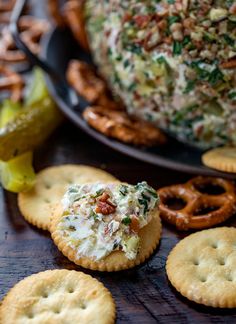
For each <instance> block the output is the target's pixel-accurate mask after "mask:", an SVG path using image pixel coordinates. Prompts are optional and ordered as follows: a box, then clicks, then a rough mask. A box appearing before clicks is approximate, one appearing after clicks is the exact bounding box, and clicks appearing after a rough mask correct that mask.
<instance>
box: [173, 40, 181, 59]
mask: <svg viewBox="0 0 236 324" xmlns="http://www.w3.org/2000/svg"><path fill="white" fill-rule="evenodd" d="M182 49H183V45H182V43H181V42H178V41H174V43H173V54H174V55H175V56H176V55H180V54H181V53H182Z"/></svg>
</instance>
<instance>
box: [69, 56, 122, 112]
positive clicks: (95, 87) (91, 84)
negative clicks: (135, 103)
mask: <svg viewBox="0 0 236 324" xmlns="http://www.w3.org/2000/svg"><path fill="white" fill-rule="evenodd" d="M66 77H67V80H68V82H69V84H70V85H71V86H72V87H73V88H74V89H75V90H76V91H77V92H78V93H79V94H80V95H81V96H82V97H84V98H85V99H86V100H87V101H89V102H90V103H91V104H95V105H99V106H104V107H109V109H116V110H123V109H124V106H123V104H122V103H121V102H120V101H117V102H116V101H114V99H113V98H112V96H111V94H110V93H109V90H108V89H107V85H106V82H105V81H104V80H103V79H102V78H101V77H98V76H97V75H96V73H95V71H94V69H93V68H92V67H91V65H89V64H87V63H85V62H81V61H78V60H72V61H71V62H70V63H69V66H68V69H67V73H66Z"/></svg>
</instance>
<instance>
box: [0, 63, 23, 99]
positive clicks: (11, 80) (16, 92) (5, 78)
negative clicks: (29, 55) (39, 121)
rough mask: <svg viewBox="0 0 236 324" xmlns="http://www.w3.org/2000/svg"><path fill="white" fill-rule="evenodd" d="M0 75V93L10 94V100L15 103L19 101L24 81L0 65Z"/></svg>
mask: <svg viewBox="0 0 236 324" xmlns="http://www.w3.org/2000/svg"><path fill="white" fill-rule="evenodd" d="M0 75H1V77H0V91H8V92H10V93H11V95H10V99H11V100H13V101H15V102H17V101H19V100H21V99H22V95H23V88H24V80H23V79H22V77H21V76H20V75H19V74H18V73H16V72H14V71H12V70H10V69H9V68H7V67H6V66H2V65H0Z"/></svg>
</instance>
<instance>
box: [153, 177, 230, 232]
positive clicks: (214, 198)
mask: <svg viewBox="0 0 236 324" xmlns="http://www.w3.org/2000/svg"><path fill="white" fill-rule="evenodd" d="M216 186H217V187H219V188H222V191H224V192H223V193H217V194H211V193H207V192H204V191H205V190H206V188H207V187H212V188H213V189H214V187H216ZM158 194H159V196H160V200H161V203H160V215H161V217H162V218H163V219H164V220H165V221H167V222H168V223H171V224H173V225H175V226H176V227H177V228H178V229H179V230H188V229H203V228H208V227H212V226H214V225H216V224H219V223H222V222H223V221H225V220H226V219H228V218H229V217H230V216H232V215H233V214H234V213H235V211H236V193H235V187H234V185H233V183H232V182H230V181H228V180H224V179H221V178H212V177H201V176H199V177H196V178H193V179H192V180H190V181H188V182H187V183H185V184H180V185H173V186H168V187H164V188H161V189H159V190H158ZM171 199H180V200H182V201H183V202H184V203H185V206H184V207H181V208H180V209H177V210H176V209H173V208H171V207H170V206H169V205H168V202H169V201H170V200H171ZM204 210H205V212H204Z"/></svg>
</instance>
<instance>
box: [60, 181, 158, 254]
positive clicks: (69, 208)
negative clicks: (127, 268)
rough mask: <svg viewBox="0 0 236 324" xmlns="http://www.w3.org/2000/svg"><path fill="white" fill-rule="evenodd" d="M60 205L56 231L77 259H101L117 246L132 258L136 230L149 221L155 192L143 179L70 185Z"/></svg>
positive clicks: (136, 244)
mask: <svg viewBox="0 0 236 324" xmlns="http://www.w3.org/2000/svg"><path fill="white" fill-rule="evenodd" d="M62 205H63V215H62V218H61V219H60V221H59V223H58V225H57V231H59V232H60V234H61V235H62V236H63V238H64V239H65V240H66V241H67V242H68V244H69V245H70V246H71V247H72V248H73V249H75V250H76V252H77V259H79V258H81V257H88V258H91V259H94V260H100V259H102V258H104V257H106V256H107V255H109V254H110V253H111V252H112V251H116V250H121V251H123V252H124V253H125V255H126V257H127V258H128V259H135V258H136V255H137V253H138V251H139V245H140V237H139V230H140V229H141V228H143V227H144V226H146V225H147V224H148V223H149V222H150V220H151V216H152V213H153V212H154V210H155V209H156V208H157V205H158V196H157V193H156V191H155V190H154V189H153V188H152V187H150V186H148V185H147V183H146V182H141V183H138V184H137V185H134V186H133V185H129V184H123V183H113V184H102V183H95V184H84V185H72V186H71V187H70V188H69V189H68V190H67V192H66V193H65V195H64V197H63V200H62Z"/></svg>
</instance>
